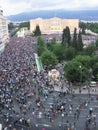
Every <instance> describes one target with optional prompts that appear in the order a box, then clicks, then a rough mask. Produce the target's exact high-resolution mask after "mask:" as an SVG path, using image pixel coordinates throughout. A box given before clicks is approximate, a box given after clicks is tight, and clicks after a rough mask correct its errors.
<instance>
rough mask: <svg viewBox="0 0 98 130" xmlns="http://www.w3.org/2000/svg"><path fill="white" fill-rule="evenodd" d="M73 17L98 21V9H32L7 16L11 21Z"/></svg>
mask: <svg viewBox="0 0 98 130" xmlns="http://www.w3.org/2000/svg"><path fill="white" fill-rule="evenodd" d="M39 17H40V18H43V19H45V18H52V17H59V18H72V19H79V20H86V21H98V10H79V11H66V10H51V11H49V10H46V11H32V12H24V13H20V14H17V15H11V16H7V17H6V18H7V19H9V20H11V21H29V20H30V19H35V18H39Z"/></svg>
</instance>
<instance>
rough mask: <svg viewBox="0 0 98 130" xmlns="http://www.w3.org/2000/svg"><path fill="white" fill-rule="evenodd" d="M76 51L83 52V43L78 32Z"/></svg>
mask: <svg viewBox="0 0 98 130" xmlns="http://www.w3.org/2000/svg"><path fill="white" fill-rule="evenodd" d="M77 50H78V51H82V50H83V41H82V35H81V32H80V31H79V34H78V40H77Z"/></svg>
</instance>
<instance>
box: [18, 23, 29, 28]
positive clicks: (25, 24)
mask: <svg viewBox="0 0 98 130" xmlns="http://www.w3.org/2000/svg"><path fill="white" fill-rule="evenodd" d="M23 27H27V28H28V29H30V22H22V23H20V24H19V28H23Z"/></svg>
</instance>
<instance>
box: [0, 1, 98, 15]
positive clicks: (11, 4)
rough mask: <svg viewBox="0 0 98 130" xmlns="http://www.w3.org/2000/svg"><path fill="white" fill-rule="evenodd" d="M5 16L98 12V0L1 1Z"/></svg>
mask: <svg viewBox="0 0 98 130" xmlns="http://www.w3.org/2000/svg"><path fill="white" fill-rule="evenodd" d="M0 9H2V10H3V15H4V16H9V15H14V14H18V13H22V12H28V11H35V10H53V9H65V10H96V9H97V10H98V0H0Z"/></svg>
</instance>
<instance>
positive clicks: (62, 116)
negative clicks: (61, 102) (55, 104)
mask: <svg viewBox="0 0 98 130" xmlns="http://www.w3.org/2000/svg"><path fill="white" fill-rule="evenodd" d="M61 116H62V128H63V118H64V113H62V115H61Z"/></svg>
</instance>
